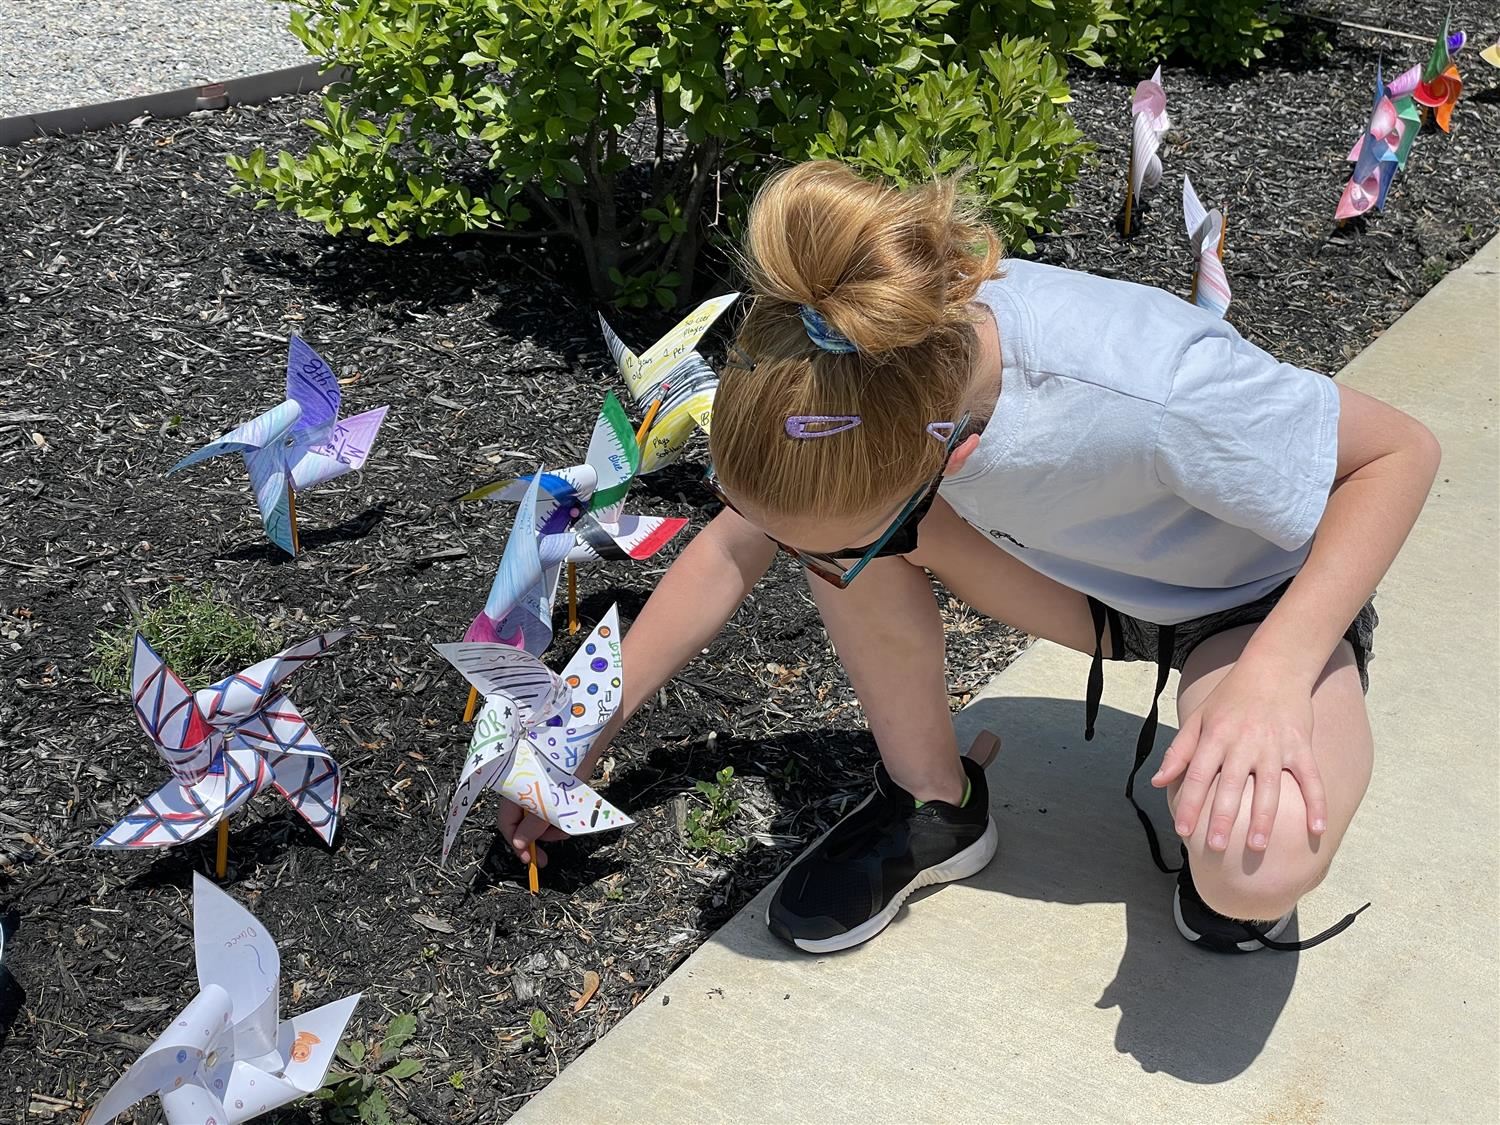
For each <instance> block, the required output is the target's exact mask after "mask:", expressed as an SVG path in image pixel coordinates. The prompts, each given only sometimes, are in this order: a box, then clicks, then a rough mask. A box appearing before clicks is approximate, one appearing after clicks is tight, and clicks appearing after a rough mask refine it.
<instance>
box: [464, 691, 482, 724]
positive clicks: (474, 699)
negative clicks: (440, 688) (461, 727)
mask: <svg viewBox="0 0 1500 1125" xmlns="http://www.w3.org/2000/svg"><path fill="white" fill-rule="evenodd" d="M478 706H479V689H478V688H477V687H473V686H470V688H469V702H467V703H465V704H464V722H466V723H470V722H473V721H474V709H475V708H476V707H478Z"/></svg>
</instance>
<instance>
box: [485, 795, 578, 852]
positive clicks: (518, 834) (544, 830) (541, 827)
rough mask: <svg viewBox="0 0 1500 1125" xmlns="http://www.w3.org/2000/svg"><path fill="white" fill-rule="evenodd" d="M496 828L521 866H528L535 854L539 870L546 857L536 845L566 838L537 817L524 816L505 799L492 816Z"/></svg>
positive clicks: (524, 813) (523, 810)
mask: <svg viewBox="0 0 1500 1125" xmlns="http://www.w3.org/2000/svg"><path fill="white" fill-rule="evenodd" d="M495 828H496V830H497V831H498V832H499V833H500V834H501V836H503V837H504V839H505V842H506V843H507V844H509V845H510V846H511V850H512V851H514V852H515V853H516V858H517V859H519V860H520V861H521V862H522V863H530V862H531V860H532V854H533V853H535V856H536V865H537V866H538V867H546V866H547V853H546V851H545V850H544V849H543V848H542V846H541V844H540V843H538V841H541V840H566V839H567V838H568V834H567V833H566V832H564V831H563V830H562V829H560V828H554V827H552V825H550V824H548V823H547V822H546V821H545V820H543V819H542V818H541V817H539V816H537V815H536V813H532V812H527V811H526V810H525V809H523V808H522V807H521V806H520V805H518V804H516V803H515V802H514V801H511V800H504V799H502V800H501V802H500V811H499V813H498V814H496V816H495Z"/></svg>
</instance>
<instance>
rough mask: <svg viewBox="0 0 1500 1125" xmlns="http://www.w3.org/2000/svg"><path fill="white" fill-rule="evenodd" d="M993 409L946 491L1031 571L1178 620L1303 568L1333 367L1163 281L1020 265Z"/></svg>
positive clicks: (1321, 484) (1325, 484) (1005, 314)
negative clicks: (1301, 358)
mask: <svg viewBox="0 0 1500 1125" xmlns="http://www.w3.org/2000/svg"><path fill="white" fill-rule="evenodd" d="M980 299H981V301H982V302H983V303H984V304H986V305H987V306H988V307H989V308H990V309H991V310H992V311H993V313H994V315H995V323H996V325H997V326H998V328H999V332H1000V346H1001V351H1002V353H1003V357H1004V373H1003V375H1002V389H1001V393H1000V399H999V402H998V404H997V406H996V409H995V414H994V416H993V417H992V418H991V419H990V421H989V424H988V425H987V426H986V427H985V430H984V433H983V435H982V436H981V438H980V442H979V448H978V449H977V450H975V452H974V454H973V456H971V457H970V458H969V460H968V462H967V463H966V464H965V465H964V467H963V470H962V471H961V472H958V473H955V474H953V475H951V476H948V477H945V478H944V479H943V483H942V491H941V494H942V496H943V498H944V499H945V500H947V501H948V503H949V504H951V505H952V506H953V508H954V510H955V511H957V512H958V514H959V515H961V516H962V517H963V518H964V519H965V520H967V521H968V522H969V523H970V524H972V525H973V526H974V527H976V528H978V529H979V530H980V531H983V532H985V533H986V534H987V535H989V536H990V537H991V539H992V540H993V541H994V542H995V543H996V544H997V545H998V546H999V547H1001V548H1002V549H1003V550H1005V551H1008V552H1009V553H1010V554H1012V555H1014V556H1015V557H1016V558H1018V559H1021V560H1022V561H1023V562H1025V563H1026V564H1027V565H1029V566H1031V567H1033V568H1035V569H1036V570H1039V571H1041V572H1042V573H1043V574H1046V575H1049V576H1050V577H1052V578H1055V579H1056V580H1057V581H1059V582H1062V583H1063V584H1064V585H1067V586H1070V587H1072V588H1073V589H1075V590H1078V591H1080V592H1082V593H1086V594H1091V595H1093V596H1094V597H1095V598H1097V599H1099V600H1100V601H1101V602H1104V603H1105V604H1106V605H1110V606H1113V607H1114V608H1115V609H1118V610H1119V611H1121V612H1122V613H1128V614H1130V615H1132V616H1134V617H1139V618H1141V619H1143V620H1146V621H1153V622H1156V623H1157V624H1161V625H1168V624H1176V623H1177V622H1181V621H1186V620H1189V619H1190V618H1194V617H1199V616H1202V615H1203V614H1207V613H1215V612H1218V611H1220V610H1225V609H1230V608H1233V607H1234V606H1239V605H1244V604H1245V603H1247V602H1251V601H1254V600H1255V599H1256V598H1259V597H1260V596H1261V595H1263V594H1266V593H1268V592H1269V591H1271V590H1273V589H1275V588H1276V587H1277V586H1279V585H1280V584H1281V583H1283V582H1285V581H1286V580H1287V579H1289V578H1291V577H1292V576H1293V575H1294V574H1296V573H1297V570H1298V568H1300V567H1301V565H1302V562H1303V560H1304V559H1306V557H1307V552H1308V549H1309V546H1310V540H1311V538H1312V534H1313V532H1314V531H1315V530H1316V529H1317V526H1318V521H1319V520H1320V519H1321V518H1322V516H1323V509H1324V506H1325V505H1326V504H1327V501H1328V493H1329V490H1330V489H1331V488H1332V486H1333V479H1334V472H1335V468H1336V465H1337V461H1338V421H1339V398H1338V391H1337V390H1336V388H1335V387H1334V385H1333V381H1332V380H1331V379H1329V378H1327V377H1326V376H1323V375H1319V374H1316V373H1315V372H1312V371H1306V370H1303V369H1302V368H1298V367H1293V366H1291V365H1290V364H1285V363H1279V362H1277V361H1276V360H1275V359H1273V358H1272V357H1271V356H1270V355H1268V354H1267V353H1266V352H1264V351H1262V350H1261V349H1260V348H1257V347H1256V346H1254V345H1253V344H1251V343H1249V342H1248V341H1246V340H1245V339H1244V338H1242V337H1241V336H1240V334H1239V333H1238V332H1236V331H1235V330H1234V329H1233V328H1232V327H1230V326H1229V325H1228V324H1226V323H1224V321H1222V320H1220V319H1218V318H1217V317H1214V316H1213V315H1211V314H1210V313H1207V312H1205V311H1204V310H1202V309H1199V308H1197V307H1195V306H1193V305H1190V304H1188V303H1187V302H1185V301H1182V300H1180V299H1178V298H1177V297H1174V296H1172V295H1171V294H1169V293H1166V292H1164V291H1162V290H1159V289H1152V288H1149V287H1147V286H1143V285H1135V284H1132V283H1130V282H1125V281H1114V280H1110V279H1108V278H1102V277H1095V276H1093V275H1091V274H1087V273H1079V272H1077V271H1074V270H1067V269H1060V268H1058V267H1056V266H1045V265H1040V264H1037V263H1034V262H1024V261H1012V262H1008V263H1007V264H1006V265H1005V268H1004V276H1003V277H1001V278H999V279H998V280H995V281H992V282H990V283H988V284H987V285H985V286H984V288H983V289H982V290H981V292H980Z"/></svg>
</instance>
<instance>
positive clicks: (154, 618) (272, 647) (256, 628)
mask: <svg viewBox="0 0 1500 1125" xmlns="http://www.w3.org/2000/svg"><path fill="white" fill-rule="evenodd" d="M137 629H139V630H140V631H141V632H142V633H144V634H145V635H146V639H147V640H148V641H150V642H151V646H152V647H153V648H155V649H156V651H157V652H159V653H161V657H162V659H163V660H165V661H166V662H167V666H168V667H169V668H171V669H172V671H174V672H176V673H177V674H178V675H179V676H181V677H182V679H183V681H184V682H185V683H187V685H188V686H189V687H192V688H200V687H205V686H207V685H208V684H210V683H212V682H213V681H214V680H216V679H218V678H220V677H221V676H226V675H228V674H229V673H231V672H238V671H239V670H240V669H241V668H245V667H248V666H249V665H251V664H254V663H255V662H256V661H257V660H264V659H265V658H266V657H268V656H270V655H271V654H272V653H274V652H275V651H276V650H277V648H279V647H280V644H279V637H277V636H276V635H275V634H274V633H273V632H271V631H268V630H266V629H264V628H263V627H262V626H261V625H260V624H259V623H258V622H257V621H256V620H255V618H253V617H251V616H250V615H249V614H248V613H245V612H244V611H243V610H240V609H236V608H235V607H234V606H232V605H230V604H229V603H228V602H226V601H223V600H221V599H219V598H216V597H214V596H212V595H211V594H194V593H190V592H189V591H187V590H185V589H183V588H182V587H180V586H178V587H174V588H173V589H172V591H171V593H169V594H168V595H167V600H166V601H165V602H163V603H160V604H158V605H155V606H148V607H147V608H145V609H144V610H142V612H141V615H140V619H139V620H137V621H132V622H130V623H128V624H125V625H120V626H117V627H115V628H113V629H106V630H103V631H102V632H100V633H99V635H98V636H97V637H96V638H95V639H94V651H93V658H92V667H91V668H90V669H89V677H90V678H91V679H92V680H93V681H94V683H96V684H98V685H99V687H101V688H102V689H104V690H105V691H108V692H123V691H126V690H127V689H128V688H129V687H130V655H131V652H132V651H133V649H134V647H135V634H136V630H137Z"/></svg>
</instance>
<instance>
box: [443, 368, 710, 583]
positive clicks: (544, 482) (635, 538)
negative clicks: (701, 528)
mask: <svg viewBox="0 0 1500 1125" xmlns="http://www.w3.org/2000/svg"><path fill="white" fill-rule="evenodd" d="M640 464H641V450H640V446H638V445H637V444H636V440H635V434H634V433H632V432H631V430H630V420H629V419H628V418H626V416H625V408H624V407H623V406H621V405H620V400H619V399H617V398H615V396H614V393H613V392H610V393H609V394H607V395H605V396H604V406H603V408H602V409H601V410H600V411H599V417H598V419H597V420H596V421H595V423H594V432H593V435H592V437H590V439H589V448H588V452H587V453H585V454H584V463H583V464H582V465H574V466H572V467H571V468H567V469H559V470H558V471H556V472H552V473H542V474H541V477H540V480H541V488H542V491H544V492H545V493H546V497H545V498H542V497H540V496H539V497H538V505H537V512H536V529H537V532H538V534H540V535H542V536H543V537H544V541H546V537H550V536H553V535H560V534H564V533H569V532H571V533H572V535H573V543H572V545H571V546H570V547H569V550H568V553H567V555H566V556H565V561H567V562H570V563H574V564H586V563H593V562H599V561H601V560H602V561H611V562H613V561H619V560H622V559H636V560H640V559H648V558H650V557H651V556H652V555H654V554H656V552H657V551H659V550H661V549H662V548H663V547H664V546H666V544H667V542H668V541H669V540H670V539H671V538H672V536H674V535H676V534H677V533H678V532H679V531H681V530H682V529H683V528H684V527H686V526H687V523H688V521H687V520H685V519H677V518H667V517H662V516H632V515H625V514H624V513H623V508H624V506H625V497H626V494H627V493H628V492H629V491H630V485H631V482H632V481H634V480H635V478H636V476H637V474H638V473H639V471H640ZM531 481H532V477H531V476H530V475H528V476H523V477H519V478H513V479H510V480H503V481H495V482H493V483H491V484H487V485H484V486H483V487H481V488H477V489H475V490H474V491H473V492H471V493H469V494H468V495H467V496H464V497H461V499H464V500H494V501H508V502H512V503H514V502H516V501H519V500H522V499H523V498H524V497H525V494H526V491H527V489H528V487H529V486H530V483H531ZM547 547H548V553H549V554H552V553H555V549H554V547H553V546H552V543H551V542H550V541H547Z"/></svg>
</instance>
